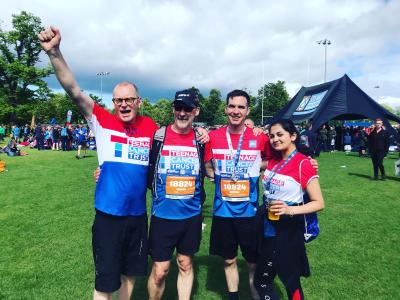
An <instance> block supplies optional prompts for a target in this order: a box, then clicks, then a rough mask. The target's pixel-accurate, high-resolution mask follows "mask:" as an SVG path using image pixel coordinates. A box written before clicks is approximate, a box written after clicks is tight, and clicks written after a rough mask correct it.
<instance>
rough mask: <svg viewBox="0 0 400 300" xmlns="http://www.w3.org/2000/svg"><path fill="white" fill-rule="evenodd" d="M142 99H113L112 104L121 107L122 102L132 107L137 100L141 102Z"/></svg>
mask: <svg viewBox="0 0 400 300" xmlns="http://www.w3.org/2000/svg"><path fill="white" fill-rule="evenodd" d="M139 99H140V97H136V98H135V97H130V98H113V99H112V102H114V104H116V105H121V104H122V102H124V101H125V103H126V104H128V105H132V104H133V103H135V102H136V101H137V100H139Z"/></svg>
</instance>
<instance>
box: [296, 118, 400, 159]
mask: <svg viewBox="0 0 400 300" xmlns="http://www.w3.org/2000/svg"><path fill="white" fill-rule="evenodd" d="M374 127H375V125H371V126H369V127H364V126H357V127H353V126H328V125H325V124H324V125H322V126H321V127H320V128H319V129H318V130H316V131H313V130H312V126H311V125H308V124H307V125H304V126H300V127H299V131H300V135H301V136H300V143H301V144H302V146H303V147H305V148H307V153H308V154H309V155H310V156H312V157H318V156H319V155H320V153H321V152H335V151H344V152H346V154H349V153H350V152H358V156H359V157H369V156H370V147H369V142H368V137H369V135H370V133H371V132H372V131H373V130H374ZM394 128H395V129H396V130H397V131H398V132H399V134H400V127H399V126H397V127H394ZM389 144H390V145H396V141H395V140H394V139H393V140H389ZM388 147H389V146H388Z"/></svg>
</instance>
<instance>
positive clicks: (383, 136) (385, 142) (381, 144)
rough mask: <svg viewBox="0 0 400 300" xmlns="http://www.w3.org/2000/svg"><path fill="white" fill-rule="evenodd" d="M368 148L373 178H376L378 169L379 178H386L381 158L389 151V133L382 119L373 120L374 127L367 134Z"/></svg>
mask: <svg viewBox="0 0 400 300" xmlns="http://www.w3.org/2000/svg"><path fill="white" fill-rule="evenodd" d="M368 148H369V152H370V155H371V160H372V165H373V168H374V179H375V180H378V174H379V172H378V169H379V171H380V172H381V179H382V180H385V179H386V174H385V167H384V166H383V159H384V158H385V156H386V155H387V154H388V151H389V133H388V132H387V131H386V130H385V129H384V128H383V121H382V119H379V118H378V119H376V120H375V127H374V129H373V130H372V131H371V132H370V134H369V136H368Z"/></svg>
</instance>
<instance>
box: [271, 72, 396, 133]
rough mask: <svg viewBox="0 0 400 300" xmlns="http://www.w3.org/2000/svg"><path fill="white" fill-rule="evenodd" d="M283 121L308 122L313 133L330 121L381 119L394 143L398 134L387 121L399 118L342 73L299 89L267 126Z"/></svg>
mask: <svg viewBox="0 0 400 300" xmlns="http://www.w3.org/2000/svg"><path fill="white" fill-rule="evenodd" d="M280 118H285V119H291V120H293V121H294V122H296V123H299V122H302V121H305V120H309V122H311V124H312V125H313V130H317V129H318V128H319V127H320V126H321V125H322V124H324V123H326V122H328V121H329V120H331V119H336V120H357V119H366V118H369V119H372V120H374V119H376V118H381V119H382V120H383V123H384V125H385V126H386V128H387V129H388V130H389V132H390V133H391V134H393V135H394V136H395V137H396V139H397V140H400V137H399V134H398V133H397V132H396V130H394V128H393V127H392V126H391V125H390V123H389V122H388V120H392V121H395V122H398V123H400V118H399V117H398V116H396V115H394V114H392V113H390V112H389V111H387V110H386V109H385V108H383V107H382V106H380V105H379V104H378V103H377V102H375V101H374V100H373V99H372V98H371V97H370V96H368V95H367V94H366V93H365V92H364V91H362V90H361V89H360V88H359V87H358V86H357V85H356V84H355V83H354V82H353V81H352V80H351V79H350V78H349V77H348V76H347V75H346V74H345V75H344V76H343V77H341V78H339V79H336V80H333V81H330V82H326V83H323V84H319V85H315V86H311V87H302V88H301V89H300V90H299V91H298V92H297V94H296V95H295V96H294V97H293V98H292V99H291V100H290V101H289V103H288V104H287V105H286V106H285V107H284V108H282V109H281V110H280V111H279V112H278V113H277V114H276V115H275V116H274V117H273V118H272V119H271V120H269V121H268V123H272V122H273V121H274V120H277V119H280Z"/></svg>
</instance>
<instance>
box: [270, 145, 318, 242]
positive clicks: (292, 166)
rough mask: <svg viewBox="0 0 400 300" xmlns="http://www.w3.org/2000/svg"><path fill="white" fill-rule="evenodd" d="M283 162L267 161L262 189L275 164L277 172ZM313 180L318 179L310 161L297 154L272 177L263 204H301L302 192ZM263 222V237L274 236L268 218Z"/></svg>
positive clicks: (277, 160)
mask: <svg viewBox="0 0 400 300" xmlns="http://www.w3.org/2000/svg"><path fill="white" fill-rule="evenodd" d="M283 162H284V161H283V160H282V159H281V158H276V157H275V158H273V159H271V160H269V161H268V164H267V168H266V170H265V172H264V176H263V188H264V189H265V188H266V181H267V179H268V177H269V176H270V173H271V170H272V169H273V168H274V166H275V165H276V164H278V166H277V167H276V168H275V169H276V170H278V169H279V166H280V165H281V164H282V163H283ZM300 164H301V176H300ZM300 177H301V179H300ZM314 178H318V175H317V172H316V170H315V169H314V168H313V167H312V165H311V163H310V160H309V159H308V158H307V156H305V155H303V154H301V153H299V152H297V153H296V154H295V155H294V156H293V157H292V158H291V159H290V161H289V162H288V163H287V164H286V165H285V166H284V167H283V168H282V169H281V170H279V173H276V174H275V175H274V176H273V177H272V179H271V182H270V186H269V191H268V192H267V193H264V204H265V201H270V200H282V201H285V202H286V204H287V205H289V206H291V205H299V204H301V203H302V202H303V194H304V191H305V190H306V188H307V185H308V184H309V182H310V181H311V180H312V179H314ZM266 198H268V199H266ZM264 220H265V221H264V236H275V230H274V228H273V226H272V225H271V224H270V222H269V221H268V218H264ZM278 222H279V221H278Z"/></svg>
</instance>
